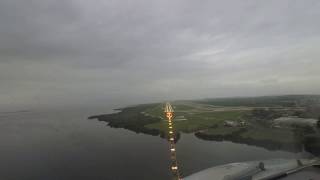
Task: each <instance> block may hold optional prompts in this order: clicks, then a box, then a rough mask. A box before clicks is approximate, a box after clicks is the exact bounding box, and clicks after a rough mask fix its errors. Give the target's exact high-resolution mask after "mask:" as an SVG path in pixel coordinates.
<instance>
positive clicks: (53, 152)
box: [0, 108, 303, 180]
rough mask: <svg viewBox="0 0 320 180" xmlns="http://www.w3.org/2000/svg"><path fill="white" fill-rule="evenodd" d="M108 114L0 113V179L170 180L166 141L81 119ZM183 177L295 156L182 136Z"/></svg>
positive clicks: (96, 112) (179, 147)
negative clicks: (230, 165)
mask: <svg viewBox="0 0 320 180" xmlns="http://www.w3.org/2000/svg"><path fill="white" fill-rule="evenodd" d="M104 112H112V111H111V108H109V109H103V110H102V109H99V110H97V109H93V110H88V109H85V110H83V109H82V110H63V111H58V110H55V111H41V112H40V111H31V112H29V111H23V112H16V113H14V112H10V113H1V114H0V145H1V148H0V179H7V180H24V179H32V180H43V179H46V180H70V179H71V180H72V179H75V180H82V179H83V180H85V179H86V180H87V179H90V180H95V179H98V180H100V179H114V180H117V179H139V180H141V179H154V180H157V179H159V180H160V179H161V180H163V179H170V172H169V171H168V166H169V162H170V161H169V153H168V144H167V142H166V140H164V139H161V138H160V137H155V136H150V135H144V134H136V133H134V132H131V131H128V130H124V129H113V128H110V127H108V126H106V123H105V122H99V121H96V120H87V117H88V116H90V115H94V114H99V113H104ZM177 153H178V160H179V165H180V167H181V170H182V173H183V175H189V174H191V173H194V172H197V171H199V170H202V169H205V168H208V167H211V166H215V165H220V164H225V163H230V162H237V161H249V160H258V159H269V158H293V157H301V156H303V154H301V153H291V152H285V151H269V150H266V149H264V148H259V147H255V146H248V145H243V144H236V143H232V142H214V141H204V140H200V139H198V138H196V137H195V136H194V135H193V134H182V136H181V139H180V140H179V142H178V145H177Z"/></svg>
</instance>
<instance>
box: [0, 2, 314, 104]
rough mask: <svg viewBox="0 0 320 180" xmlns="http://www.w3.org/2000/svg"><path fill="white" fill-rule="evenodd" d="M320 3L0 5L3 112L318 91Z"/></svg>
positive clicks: (28, 3) (4, 3) (22, 3)
mask: <svg viewBox="0 0 320 180" xmlns="http://www.w3.org/2000/svg"><path fill="white" fill-rule="evenodd" d="M319 9H320V2H319V1H317V0H314V1H311V0H310V1H308V0H307V1H292V0H287V1H285V0H281V1H279V0H274V1H263V2H262V1H260V2H258V1H253V0H252V1H223V2H222V1H212V0H207V1H206V0H205V1H201V2H200V1H199V2H198V1H191V0H187V1H186V0H180V1H179V0H178V1H169V0H161V1H149V0H144V1H140V0H139V1H130V0H123V1H115V0H109V1H108V0H103V1H102V0H95V1H87V0H73V1H54V0H31V1H24V0H2V1H0V85H1V88H0V107H7V106H26V107H28V106H45V105H54V106H59V104H68V105H72V104H85V103H102V104H103V103H105V102H106V101H110V102H121V103H142V102H151V101H159V100H167V99H192V98H204V97H220V96H251V95H267V94H299V93H319V92H320V84H319V83H318V82H320V71H319V67H320V60H319V57H320V56H319V55H320V51H319V47H320V23H319V21H318V20H317V19H318V17H320V11H319Z"/></svg>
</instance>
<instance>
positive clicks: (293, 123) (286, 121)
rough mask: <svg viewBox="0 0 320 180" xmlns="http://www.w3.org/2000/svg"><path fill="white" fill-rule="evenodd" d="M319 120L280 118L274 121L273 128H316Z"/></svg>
mask: <svg viewBox="0 0 320 180" xmlns="http://www.w3.org/2000/svg"><path fill="white" fill-rule="evenodd" d="M317 122H318V120H317V119H308V118H298V117H280V118H277V119H274V120H273V124H272V126H273V127H275V128H280V127H287V128H288V127H291V128H294V127H308V126H309V127H316V125H317Z"/></svg>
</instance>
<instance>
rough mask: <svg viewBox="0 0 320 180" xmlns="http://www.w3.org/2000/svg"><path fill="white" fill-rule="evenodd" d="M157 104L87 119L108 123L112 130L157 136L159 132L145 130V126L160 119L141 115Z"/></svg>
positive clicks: (125, 109) (124, 109)
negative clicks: (126, 130)
mask: <svg viewBox="0 0 320 180" xmlns="http://www.w3.org/2000/svg"><path fill="white" fill-rule="evenodd" d="M157 106H159V104H144V105H138V106H134V107H127V108H123V109H122V110H121V112H118V113H114V114H103V115H97V116H91V117H89V119H98V120H99V121H105V122H108V125H109V126H111V127H114V128H125V129H129V130H132V131H134V132H137V133H140V132H141V133H146V134H151V135H159V134H160V131H159V130H156V129H152V128H145V125H147V124H150V123H155V122H159V121H161V119H160V118H157V117H150V116H146V115H144V114H142V112H144V111H145V110H146V109H149V108H154V107H157Z"/></svg>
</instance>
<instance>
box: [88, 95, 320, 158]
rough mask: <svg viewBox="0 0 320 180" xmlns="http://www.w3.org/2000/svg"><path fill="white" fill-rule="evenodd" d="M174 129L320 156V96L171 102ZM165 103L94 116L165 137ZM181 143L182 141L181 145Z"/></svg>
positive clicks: (207, 138)
mask: <svg viewBox="0 0 320 180" xmlns="http://www.w3.org/2000/svg"><path fill="white" fill-rule="evenodd" d="M172 105H173V108H174V110H175V113H174V116H175V117H174V127H175V131H176V133H177V137H179V136H180V132H183V133H194V134H195V136H196V137H198V138H200V139H203V140H213V141H226V140H227V141H232V142H237V143H245V144H249V145H256V146H260V147H264V148H267V149H270V150H280V149H281V150H289V151H301V150H302V149H303V148H305V149H306V150H307V151H309V152H312V153H313V154H319V153H320V132H319V129H320V121H319V117H320V96H319V95H286V96H264V97H247V98H215V99H203V100H194V101H175V102H172ZM163 106H164V105H163V103H154V104H142V105H137V106H131V107H126V108H122V109H120V111H119V112H117V113H113V114H104V115H97V116H91V117H89V119H98V120H99V121H105V122H107V123H108V125H109V126H111V127H115V128H125V129H128V130H132V131H134V132H137V133H145V134H150V135H154V136H159V135H160V136H161V137H163V138H166V134H167V126H166V122H165V120H164V113H163ZM178 139H179V138H177V140H178Z"/></svg>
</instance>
